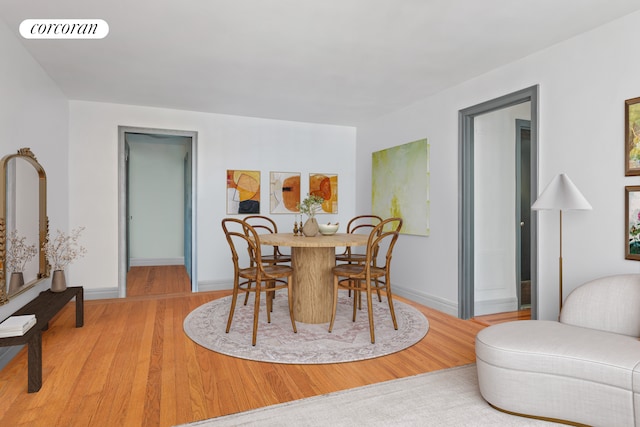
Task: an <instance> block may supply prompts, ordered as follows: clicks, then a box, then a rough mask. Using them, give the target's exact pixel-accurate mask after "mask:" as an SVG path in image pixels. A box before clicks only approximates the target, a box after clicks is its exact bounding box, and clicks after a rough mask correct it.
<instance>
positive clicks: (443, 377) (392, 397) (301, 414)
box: [183, 365, 561, 427]
mask: <svg viewBox="0 0 640 427" xmlns="http://www.w3.org/2000/svg"><path fill="white" fill-rule="evenodd" d="M558 425H561V424H555V423H550V422H545V421H541V420H535V419H530V418H524V417H517V416H513V415H509V414H505V413H503V412H500V411H498V410H496V409H493V408H492V407H491V406H489V404H487V403H486V402H485V401H484V400H483V399H482V396H481V395H480V391H479V389H478V379H477V375H476V366H475V365H466V366H462V367H459V368H452V369H445V370H442V371H436V372H430V373H427V374H421V375H416V376H413V377H408V378H401V379H397V380H393V381H387V382H383V383H379V384H372V385H369V386H364V387H358V388H355V389H351V390H345V391H339V392H336V393H330V394H325V395H322V396H316V397H310V398H308V399H301V400H296V401H293V402H289V403H283V404H280V405H273V406H267V407H265V408H260V409H255V410H252V411H247V412H241V413H238V414H232V415H227V416H224V417H218V418H212V419H210V420H204V421H199V422H195V423H191V424H184V425H183V426H189V427H224V426H264V427H267V426H273V427H276V426H277V427H289V426H290V427H294V426H295V427H300V426H331V427H342V426H344V427H353V426H368V427H377V426H380V427H382V426H437V427H441V426H455V427H460V426H470V427H473V426H500V427H503V426H513V427H520V426H558Z"/></svg>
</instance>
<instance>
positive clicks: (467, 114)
mask: <svg viewBox="0 0 640 427" xmlns="http://www.w3.org/2000/svg"><path fill="white" fill-rule="evenodd" d="M524 102H531V107H530V108H531V117H530V120H531V189H530V190H531V194H532V195H537V194H538V178H537V176H538V85H535V86H531V87H528V88H525V89H522V90H519V91H517V92H513V93H510V94H507V95H504V96H501V97H499V98H495V99H492V100H489V101H486V102H483V103H480V104H477V105H474V106H472V107H468V108H465V109H463V110H460V111H459V112H458V148H459V150H458V317H460V318H462V319H470V318H472V317H473V316H474V303H475V301H474V290H475V289H474V280H475V278H474V266H475V264H474V118H475V117H476V116H479V115H482V114H486V113H490V112H492V111H496V110H500V109H503V108H507V107H511V106H513V105H517V104H522V103H524ZM514 212H515V211H514ZM537 248H538V216H537V212H536V211H532V214H531V318H532V319H537V318H538V286H537V283H538V280H537V276H538V249H537Z"/></svg>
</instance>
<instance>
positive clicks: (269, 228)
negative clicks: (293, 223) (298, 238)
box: [243, 215, 291, 305]
mask: <svg viewBox="0 0 640 427" xmlns="http://www.w3.org/2000/svg"><path fill="white" fill-rule="evenodd" d="M243 219H244V221H245V222H247V223H248V224H249V225H251V226H252V227H253V229H254V230H256V231H257V232H258V233H259V234H264V233H277V232H278V226H277V225H276V223H275V221H273V220H272V219H271V218H269V217H267V216H262V215H249V216H245V217H244V218H243ZM271 248H272V249H271V252H270V253H266V254H265V253H264V252H265V251H264V248H262V249H263V250H262V262H263V263H264V264H266V265H275V264H289V265H290V263H291V255H290V254H289V255H287V254H283V253H282V252H281V251H280V248H279V247H278V246H272V247H271ZM248 301H249V293H247V294H246V295H245V297H244V305H247V302H248Z"/></svg>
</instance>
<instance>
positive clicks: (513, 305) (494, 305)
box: [473, 297, 518, 316]
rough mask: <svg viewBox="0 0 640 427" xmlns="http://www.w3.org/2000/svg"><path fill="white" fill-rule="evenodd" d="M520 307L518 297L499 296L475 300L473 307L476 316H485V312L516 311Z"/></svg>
mask: <svg viewBox="0 0 640 427" xmlns="http://www.w3.org/2000/svg"><path fill="white" fill-rule="evenodd" d="M517 309H518V298H516V297H513V298H499V299H492V300H486V301H477V300H476V301H475V303H474V307H473V315H474V316H483V315H485V314H493V313H504V312H507V311H516V310H517Z"/></svg>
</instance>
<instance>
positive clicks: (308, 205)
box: [298, 194, 324, 218]
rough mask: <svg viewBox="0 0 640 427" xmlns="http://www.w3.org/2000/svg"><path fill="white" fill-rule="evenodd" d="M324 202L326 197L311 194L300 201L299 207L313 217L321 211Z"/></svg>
mask: <svg viewBox="0 0 640 427" xmlns="http://www.w3.org/2000/svg"><path fill="white" fill-rule="evenodd" d="M323 203H324V199H323V198H322V197H320V196H314V195H313V194H311V195H307V198H306V199H304V200H303V201H302V203H298V209H299V210H300V212H302V213H303V214H305V215H307V216H308V217H309V218H313V217H315V216H316V213H318V211H320V209H321V208H322V204H323Z"/></svg>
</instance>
